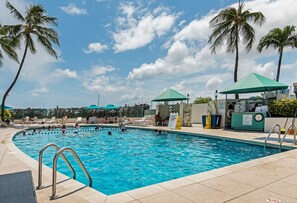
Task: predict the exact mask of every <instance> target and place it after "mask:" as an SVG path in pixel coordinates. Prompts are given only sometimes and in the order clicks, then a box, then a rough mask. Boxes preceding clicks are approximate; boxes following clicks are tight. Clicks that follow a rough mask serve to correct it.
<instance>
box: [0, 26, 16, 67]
mask: <svg viewBox="0 0 297 203" xmlns="http://www.w3.org/2000/svg"><path fill="white" fill-rule="evenodd" d="M7 34H8V33H7V30H5V29H4V28H3V26H2V25H0V47H1V49H2V50H1V49H0V67H1V66H2V65H3V64H2V60H3V58H4V56H3V52H4V53H5V54H6V55H7V56H8V57H10V58H11V59H13V60H14V61H16V62H18V56H17V53H16V52H15V48H16V47H18V43H17V40H14V38H13V37H11V36H8V35H7Z"/></svg>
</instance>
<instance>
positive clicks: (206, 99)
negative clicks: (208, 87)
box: [194, 97, 212, 104]
mask: <svg viewBox="0 0 297 203" xmlns="http://www.w3.org/2000/svg"><path fill="white" fill-rule="evenodd" d="M210 101H212V98H211V97H198V98H196V99H195V101H194V104H205V103H208V102H210Z"/></svg>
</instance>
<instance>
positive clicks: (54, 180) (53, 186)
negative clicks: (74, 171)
mask: <svg viewBox="0 0 297 203" xmlns="http://www.w3.org/2000/svg"><path fill="white" fill-rule="evenodd" d="M64 151H69V152H71V153H72V155H73V156H74V158H75V159H76V161H77V162H78V164H79V166H80V167H81V169H82V170H83V172H84V173H85V175H86V176H87V178H88V179H89V186H90V187H92V178H91V176H90V174H89V173H88V171H87V169H86V168H85V166H84V165H83V163H82V162H81V160H80V159H79V157H78V156H77V154H76V153H75V151H74V150H73V149H71V148H69V147H65V148H62V149H60V150H59V151H58V152H57V153H56V155H55V157H54V160H53V180H52V181H53V182H52V196H50V199H55V198H56V197H57V194H56V191H57V161H58V158H59V156H60V155H62V156H63V152H64Z"/></svg>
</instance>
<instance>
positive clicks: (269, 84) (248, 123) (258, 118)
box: [219, 73, 288, 131]
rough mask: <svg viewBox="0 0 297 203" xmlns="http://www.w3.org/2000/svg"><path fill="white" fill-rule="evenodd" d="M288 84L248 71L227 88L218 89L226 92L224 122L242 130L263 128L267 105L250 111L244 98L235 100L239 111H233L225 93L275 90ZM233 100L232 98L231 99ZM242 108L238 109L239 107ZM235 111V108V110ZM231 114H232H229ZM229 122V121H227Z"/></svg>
mask: <svg viewBox="0 0 297 203" xmlns="http://www.w3.org/2000/svg"><path fill="white" fill-rule="evenodd" d="M287 88H288V85H285V84H283V83H280V82H277V81H275V80H272V79H269V78H267V77H264V76H262V75H259V74H256V73H250V74H249V75H247V76H245V77H244V78H242V79H241V80H239V81H237V82H236V83H234V84H232V85H231V86H229V87H228V88H226V89H224V90H223V91H220V92H219V93H221V94H226V102H225V118H227V119H225V124H226V125H228V119H229V122H230V121H231V127H232V128H234V129H244V130H259V131H263V130H264V124H265V118H266V116H267V112H266V111H268V107H267V106H263V107H265V108H262V109H265V110H261V109H260V107H259V110H258V111H257V110H256V112H255V111H253V112H250V110H251V109H250V108H248V107H250V105H251V104H249V103H247V101H245V100H241V101H240V100H239V101H236V102H237V103H236V105H238V108H237V111H238V109H239V111H240V112H233V111H234V106H233V108H232V105H230V104H231V103H230V102H229V103H228V100H227V95H228V94H246V93H257V92H268V91H275V90H281V89H287ZM233 101H234V100H233ZM253 105H254V107H256V106H257V103H256V102H254V103H253ZM241 106H242V108H241V109H240V107H241ZM235 111H236V110H235ZM231 115H232V116H231ZM230 119H231V120H230ZM229 124H230V123H229Z"/></svg>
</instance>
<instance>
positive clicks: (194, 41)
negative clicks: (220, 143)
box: [0, 0, 297, 108]
mask: <svg viewBox="0 0 297 203" xmlns="http://www.w3.org/2000/svg"><path fill="white" fill-rule="evenodd" d="M243 2H244V3H245V9H251V11H261V12H262V13H263V14H264V16H265V17H266V21H265V23H264V24H263V25H262V26H261V27H259V26H257V25H253V27H254V28H255V30H256V41H255V43H254V45H253V48H252V50H251V51H250V52H249V53H246V51H245V49H244V46H243V45H240V51H239V71H238V74H239V76H238V78H239V79H240V78H242V77H243V76H245V75H247V74H248V73H250V72H256V73H259V74H262V75H264V76H266V77H269V78H271V79H274V78H275V76H276V68H277V63H278V52H277V50H275V49H267V50H266V49H265V50H263V51H262V53H259V52H258V51H257V49H256V47H257V45H258V43H259V40H260V39H261V37H263V36H264V35H266V34H267V33H268V32H269V30H271V29H273V28H276V27H279V28H283V27H285V26H287V25H297V21H296V19H297V10H296V8H295V7H294V6H292V5H295V0H250V1H243ZM10 3H11V4H12V5H14V6H15V7H16V8H17V9H18V10H19V11H21V12H24V11H25V7H26V6H28V5H29V4H32V3H35V4H37V3H40V4H42V5H43V6H44V8H45V9H46V11H47V14H48V15H49V16H52V17H56V18H57V19H58V27H54V29H56V31H57V32H58V34H59V41H60V46H55V50H56V51H57V53H58V60H57V59H55V58H53V57H51V56H49V55H48V54H47V53H46V52H45V51H44V49H43V48H42V47H41V46H40V45H37V53H36V54H34V55H32V54H28V56H27V58H26V61H25V64H24V67H23V70H22V72H21V75H20V78H19V80H18V81H17V83H16V85H15V87H14V88H13V89H12V91H11V92H10V94H9V96H8V98H7V100H6V104H7V105H10V106H13V107H15V108H27V107H34V108H53V107H56V106H57V105H59V107H84V106H89V105H91V104H97V102H98V97H99V105H100V106H104V105H107V104H115V105H119V106H123V105H125V104H128V105H134V104H139V103H147V104H151V100H152V99H154V98H155V97H156V96H158V95H159V94H160V93H162V92H163V91H165V90H167V89H168V88H172V89H175V90H177V91H179V92H180V93H182V94H184V95H187V94H189V96H190V101H194V100H195V98H197V97H206V96H210V97H212V98H214V93H215V90H219V91H220V90H223V89H224V88H226V87H228V86H229V85H231V84H232V83H233V70H234V60H235V56H234V54H228V53H226V47H225V46H222V47H221V49H219V51H218V52H217V53H216V54H212V53H211V52H210V49H209V47H210V45H209V44H208V43H207V41H208V37H209V36H210V34H211V31H212V30H211V29H210V27H209V21H210V20H211V19H212V18H213V17H214V16H215V15H216V14H217V13H218V12H219V11H220V10H221V9H225V8H227V7H232V6H236V7H237V3H238V2H237V1H236V0H212V1H180V0H134V1H127V0H63V1H61V0H50V1H48V0H34V1H30V0H10ZM4 4H5V1H3V0H1V1H0V23H2V24H15V23H17V21H16V20H15V19H14V18H13V17H12V16H11V14H10V13H9V11H8V9H7V8H6V7H5V5H4ZM37 44H38V43H37ZM18 53H19V56H22V53H23V50H22V49H20V50H18ZM296 66H297V49H293V50H292V49H290V48H287V49H285V50H284V56H283V62H282V70H281V75H280V82H282V83H285V84H287V85H292V84H293V83H294V82H297V80H296V78H297V71H296ZM17 69H18V64H17V63H15V62H13V61H11V60H9V59H8V57H6V56H5V58H4V64H3V66H2V67H1V68H0V98H2V96H3V94H4V92H5V91H6V89H7V88H8V87H9V85H10V84H11V82H12V81H13V79H14V77H15V75H16V72H17ZM218 98H224V95H219V97H218Z"/></svg>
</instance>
